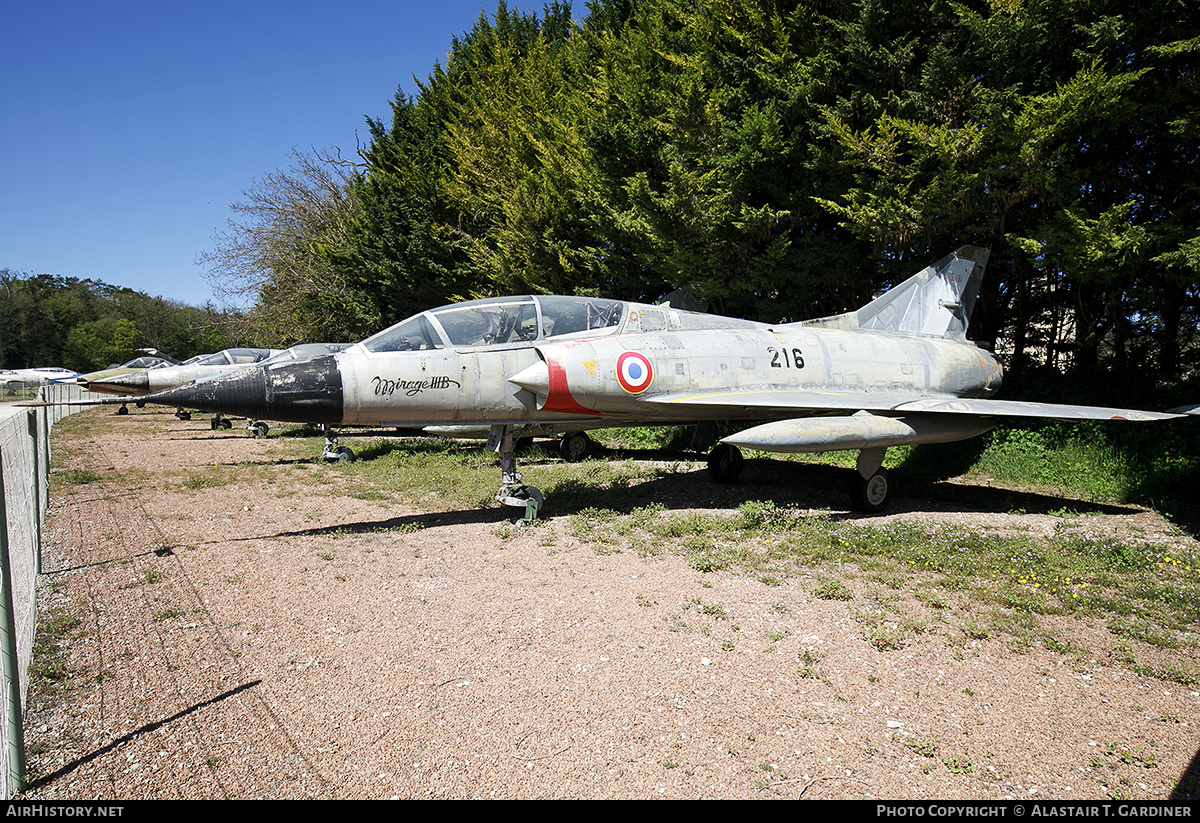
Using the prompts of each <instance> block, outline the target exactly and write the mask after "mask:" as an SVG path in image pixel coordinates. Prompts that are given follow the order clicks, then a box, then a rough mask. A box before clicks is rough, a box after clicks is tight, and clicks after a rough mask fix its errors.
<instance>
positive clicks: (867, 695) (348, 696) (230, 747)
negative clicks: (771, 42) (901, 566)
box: [26, 410, 1200, 800]
mask: <svg viewBox="0 0 1200 823" xmlns="http://www.w3.org/2000/svg"><path fill="white" fill-rule="evenodd" d="M81 417H82V418H83V422H84V423H85V424H86V425H83V426H78V427H76V426H71V425H67V424H65V423H64V424H63V425H61V426H60V428H59V430H58V431H57V432H56V435H55V441H54V447H55V449H56V450H57V451H56V453H57V454H59V455H60V464H59V467H58V468H56V472H59V473H61V472H64V471H67V470H86V471H90V472H93V473H94V476H95V477H97V478H98V479H99V481H100V482H92V483H75V484H71V485H60V486H58V487H56V488H57V491H56V492H55V495H54V497H53V500H52V508H51V514H50V516H49V520H48V524H47V530H46V533H47V546H46V549H45V555H46V556H45V561H44V564H43V568H44V572H45V574H44V578H43V579H44V587H45V592H44V597H43V603H44V609H43V612H44V613H45V614H49V613H50V611H51V610H53V611H54V612H55V613H56V614H67V615H74V616H76V617H77V618H78V619H79V622H78V624H77V625H75V626H74V627H73V628H72V629H71V630H70V631H69V632H68V633H67V636H66V639H65V641H64V645H63V654H64V655H65V658H64V659H65V661H66V671H67V676H66V677H64V678H62V679H60V680H57V681H54V682H53V683H52V684H50V685H47V684H46V683H43V684H41V685H38V686H36V687H35V688H34V689H33V690H31V694H30V698H29V709H28V713H27V718H26V729H27V731H26V744H27V749H28V751H29V756H28V759H29V766H30V772H31V774H32V775H33V776H34V777H35V782H34V783H33V785H32V787H31V789H30V790H29V792H28V793H27V795H26V796H27V797H30V798H39V799H53V800H66V799H93V798H98V799H138V798H425V797H429V798H592V797H597V798H654V797H661V798H797V797H801V798H804V799H830V798H902V799H1003V798H1022V799H1042V800H1045V799H1070V800H1082V799H1106V798H1133V799H1166V798H1169V797H1171V796H1172V794H1173V792H1174V793H1175V797H1176V798H1183V799H1190V795H1189V794H1187V793H1186V792H1182V793H1181V790H1179V789H1177V788H1176V787H1177V785H1178V784H1179V783H1180V781H1181V778H1182V777H1183V776H1184V775H1185V774H1186V773H1188V770H1189V764H1190V763H1191V761H1192V759H1193V758H1194V757H1195V756H1196V755H1197V749H1198V748H1200V734H1198V731H1197V724H1198V723H1200V694H1198V693H1197V692H1196V691H1194V690H1193V689H1191V688H1186V687H1181V686H1178V685H1177V684H1174V683H1169V682H1166V681H1163V680H1159V679H1154V678H1148V677H1142V676H1139V675H1137V674H1134V673H1132V672H1131V671H1129V670H1128V669H1125V668H1121V667H1116V666H1113V665H1110V663H1111V661H1109V660H1108V658H1107V655H1106V654H1105V650H1106V649H1108V648H1109V647H1111V645H1112V638H1111V637H1109V636H1107V634H1106V632H1105V630H1104V627H1103V626H1102V625H1093V624H1092V623H1089V622H1084V621H1079V620H1067V621H1066V622H1064V623H1063V624H1062V626H1061V628H1062V630H1063V631H1064V632H1066V633H1068V636H1069V637H1070V638H1071V642H1072V645H1073V646H1074V647H1076V648H1084V649H1090V650H1092V654H1091V656H1090V657H1087V658H1086V659H1085V658H1081V657H1080V656H1079V655H1071V656H1068V655H1064V654H1057V653H1054V652H1052V651H1049V650H1046V649H1044V648H1041V647H1040V646H1036V647H1034V648H1032V649H1028V650H1025V651H1015V650H1014V649H1013V647H1012V644H1011V643H1009V642H1006V640H1005V639H1004V638H991V639H986V640H974V641H970V642H969V643H964V642H962V640H961V635H960V636H959V637H958V638H955V637H953V636H951V632H949V631H947V632H937V631H931V632H926V633H924V634H922V635H920V636H918V637H916V638H914V639H913V641H912V642H911V643H909V644H908V645H907V646H905V647H904V648H902V649H897V650H887V651H880V650H877V649H876V648H874V647H873V646H871V645H869V644H868V643H867V642H866V640H865V639H864V636H863V632H862V630H861V628H860V625H859V622H858V621H857V620H856V619H855V617H854V612H855V609H856V608H861V607H862V605H863V603H862V600H863V598H867V597H869V596H870V594H869V592H867V591H866V590H865V589H864V590H863V591H857V590H856V599H855V600H854V601H850V602H843V601H830V600H821V599H817V598H815V597H814V596H813V594H812V589H813V583H814V580H813V579H812V578H806V577H803V576H799V577H794V578H791V579H788V580H786V581H784V583H783V584H782V585H778V586H771V585H765V584H764V583H762V582H759V581H757V580H754V579H749V578H747V577H743V576H739V575H737V574H733V573H724V572H716V573H709V574H702V573H700V572H698V571H696V570H695V569H694V568H692V567H690V566H689V565H688V564H687V563H686V561H685V560H684V558H682V557H680V556H677V555H672V554H665V555H660V556H657V557H650V558H647V557H641V556H638V554H637V553H635V552H618V553H611V554H599V553H597V552H595V551H593V550H592V549H591V548H589V547H587V546H584V545H581V544H580V543H579V542H578V541H577V540H576V539H575V538H574V537H573V536H572V534H571V532H570V530H569V529H568V528H567V523H566V520H565V519H553V518H551V519H550V520H549V522H548V523H546V524H545V525H542V526H540V527H538V528H529V529H515V528H511V527H505V526H503V525H498V524H501V523H502V520H501V515H500V513H499V512H498V511H497V510H494V509H493V510H491V511H486V510H485V511H478V512H477V511H452V512H442V513H429V512H426V511H422V510H421V509H419V508H417V507H415V506H413V505H412V504H411V503H408V502H405V501H394V500H362V499H358V498H355V497H351V496H346V495H342V494H340V493H339V492H338V490H337V489H336V488H322V489H321V490H320V493H319V494H314V493H313V492H312V489H313V486H312V478H311V477H310V475H312V474H313V472H314V470H315V467H314V466H313V464H312V463H313V461H311V460H309V459H296V458H295V457H294V456H287V454H285V452H286V449H284V448H283V445H284V444H281V441H280V440H278V439H274V438H272V439H268V440H254V439H251V438H248V437H247V436H246V434H245V433H244V432H240V431H238V430H237V429H235V430H234V431H232V432H213V431H210V430H209V427H208V424H207V422H206V421H203V420H197V421H193V422H181V421H178V420H176V419H175V418H174V417H173V416H171V415H169V414H162V413H151V412H149V411H145V412H140V413H134V414H131V415H129V416H127V417H116V416H113V415H112V414H111V412H110V411H107V410H106V411H103V412H102V411H98V410H97V411H92V412H88V413H85V414H84V415H82V416H81ZM318 443H319V441H318ZM317 450H319V445H315V444H314V447H313V451H314V453H315V452H316V451H317ZM288 454H292V455H294V449H293V450H292V451H291V452H289V453H288ZM62 455H65V462H64V458H62V457H61V456H62ZM237 464H241V465H244V466H248V467H253V466H256V465H260V464H261V465H267V466H271V467H275V469H277V473H276V474H275V476H274V479H273V480H272V481H270V482H269V483H267V484H265V485H264V483H263V482H262V480H261V473H260V476H259V478H258V479H254V478H248V479H247V480H246V482H242V481H241V480H240V479H239V480H238V481H236V482H233V483H228V482H226V483H221V484H214V485H211V486H209V485H205V484H204V483H203V482H191V483H183V482H180V478H181V477H184V476H186V475H184V474H182V473H181V472H182V471H183V470H184V469H191V468H193V467H205V466H218V467H228V466H231V465H237ZM247 474H254V472H247ZM701 474H702V472H692V473H687V474H683V475H680V476H679V479H678V486H677V487H676V489H675V491H676V493H677V494H678V495H680V496H686V494H687V492H688V489H689V485H688V484H694V483H704V482H707V481H705V480H704V479H703V478H702V477H701V476H700V475H701ZM193 476H200V477H202V476H203V475H193ZM597 505H602V501H599V500H598V501H597ZM896 509H897V513H896V514H894V515H891V516H892V517H898V518H914V517H915V518H922V519H927V520H928V519H945V520H951V521H955V522H961V523H964V524H971V525H975V526H979V525H987V526H991V527H994V528H1005V527H1011V528H1014V529H1021V530H1034V531H1037V530H1040V529H1045V530H1048V533H1053V529H1054V528H1055V527H1056V526H1055V524H1056V523H1058V522H1061V518H1053V517H1051V516H1049V515H1045V514H1005V513H998V512H994V511H984V512H980V511H962V510H960V511H946V510H945V507H944V506H941V505H940V504H939V505H934V504H931V503H926V502H923V501H920V500H908V499H905V500H899V501H897V505H896ZM1087 521H1088V522H1087V528H1089V529H1092V530H1100V531H1106V530H1112V531H1113V532H1114V533H1116V532H1119V531H1122V530H1135V531H1137V532H1139V533H1141V534H1144V535H1148V536H1149V537H1150V538H1152V539H1161V540H1163V541H1176V542H1183V543H1188V544H1193V543H1194V541H1192V540H1191V538H1189V537H1187V536H1180V535H1179V533H1178V531H1177V530H1174V529H1171V528H1170V527H1169V526H1168V524H1166V523H1164V522H1163V521H1161V519H1159V518H1158V517H1157V516H1156V515H1155V514H1153V513H1152V512H1146V511H1142V510H1137V509H1132V508H1128V507H1115V508H1113V509H1112V511H1111V513H1105V514H1102V515H1097V516H1094V517H1089V518H1087ZM418 525H419V526H421V528H417V526H418ZM347 530H353V532H354V533H352V534H347V533H346V531H347ZM702 603H707V604H719V605H720V607H721V609H720V610H712V611H710V610H706V609H703V608H699V607H698V606H697V604H702ZM44 622H45V621H44ZM1145 653H1146V654H1152V653H1153V652H1152V650H1145ZM1183 653H1184V654H1186V655H1189V656H1190V659H1191V660H1192V664H1193V665H1195V655H1196V652H1195V649H1188V650H1186V651H1185V652H1183ZM1173 654H1175V655H1176V659H1178V655H1179V654H1180V652H1178V651H1176V652H1174V653H1173ZM805 670H807V671H805ZM802 672H804V673H806V674H808V675H811V676H802V674H801V673H802ZM1193 773H1194V771H1193ZM1189 785H1193V784H1192V783H1190V782H1189Z"/></svg>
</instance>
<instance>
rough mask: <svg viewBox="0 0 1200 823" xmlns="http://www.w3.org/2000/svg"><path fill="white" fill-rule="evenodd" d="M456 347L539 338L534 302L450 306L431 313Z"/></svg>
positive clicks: (492, 344)
mask: <svg viewBox="0 0 1200 823" xmlns="http://www.w3.org/2000/svg"><path fill="white" fill-rule="evenodd" d="M432 314H433V316H434V317H435V318H437V321H438V323H440V324H441V327H442V328H443V329H444V330H445V332H446V337H447V338H449V340H450V344H451V345H453V346H494V345H498V344H502V343H518V342H521V341H528V340H534V339H536V338H537V330H538V323H537V307H536V306H535V305H534V303H533V301H532V300H525V301H522V302H516V301H504V302H499V301H497V302H489V303H483V304H479V303H476V302H472V303H465V304H461V305H459V306H447V307H445V308H443V309H435V310H434V311H433V312H432Z"/></svg>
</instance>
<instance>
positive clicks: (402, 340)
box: [363, 314, 442, 352]
mask: <svg viewBox="0 0 1200 823" xmlns="http://www.w3.org/2000/svg"><path fill="white" fill-rule="evenodd" d="M363 346H364V347H365V348H366V349H367V351H374V352H387V351H427V350H429V349H440V348H441V347H442V341H441V338H440V337H439V336H438V334H437V332H435V331H434V330H433V326H432V324H430V322H429V320H428V318H426V317H425V316H424V315H422V314H418V315H417V316H416V317H410V318H408V319H407V320H405V321H403V322H401V323H397V324H396V325H395V326H392V327H391V328H389V329H384V330H383V331H381V332H380V333H379V334H377V335H375V336H374V337H368V338H367V339H366V340H364V341H363Z"/></svg>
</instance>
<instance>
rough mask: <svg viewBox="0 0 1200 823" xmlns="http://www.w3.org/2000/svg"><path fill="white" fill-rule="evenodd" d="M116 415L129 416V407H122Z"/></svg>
mask: <svg viewBox="0 0 1200 823" xmlns="http://www.w3.org/2000/svg"><path fill="white" fill-rule="evenodd" d="M117 414H129V407H128V406H122V407H121V408H119V409H117Z"/></svg>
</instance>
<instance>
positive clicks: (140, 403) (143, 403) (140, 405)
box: [133, 400, 146, 409]
mask: <svg viewBox="0 0 1200 823" xmlns="http://www.w3.org/2000/svg"><path fill="white" fill-rule="evenodd" d="M133 405H135V406H137V407H138V408H139V409H144V408H146V401H145V400H138V401H136V402H135V403H134V404H133Z"/></svg>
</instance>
